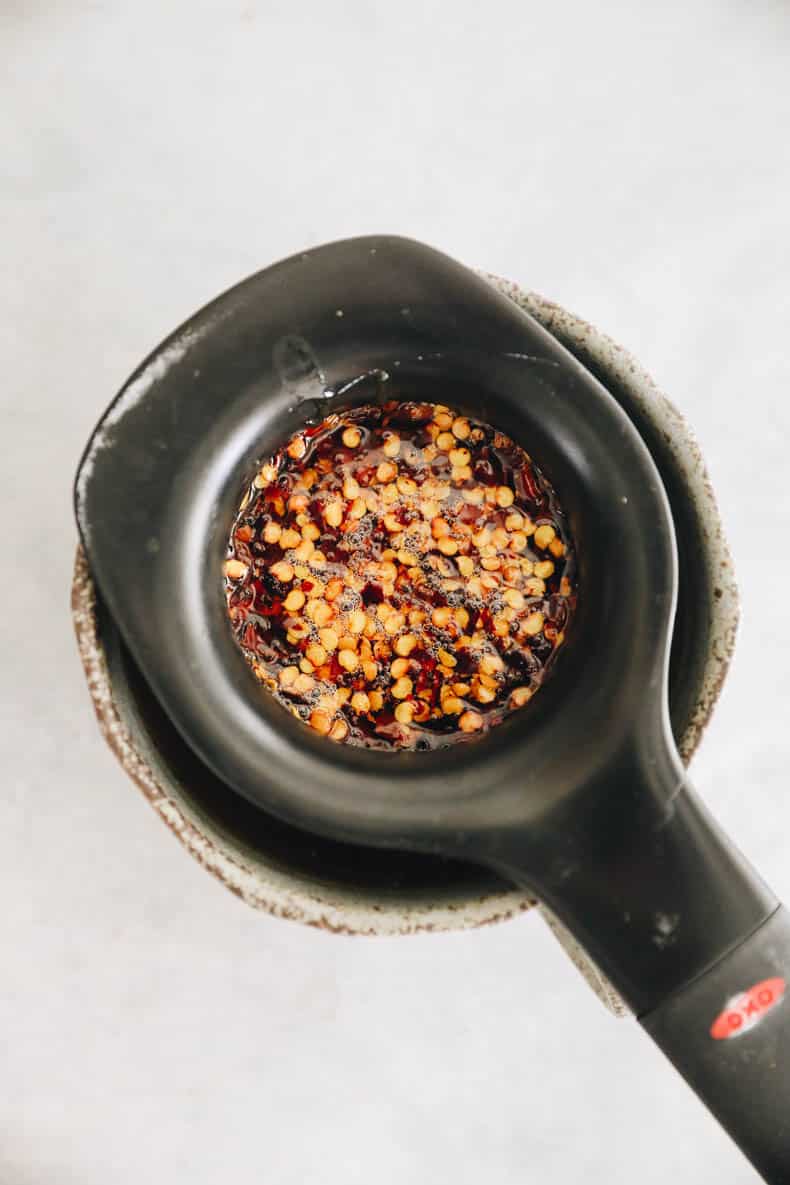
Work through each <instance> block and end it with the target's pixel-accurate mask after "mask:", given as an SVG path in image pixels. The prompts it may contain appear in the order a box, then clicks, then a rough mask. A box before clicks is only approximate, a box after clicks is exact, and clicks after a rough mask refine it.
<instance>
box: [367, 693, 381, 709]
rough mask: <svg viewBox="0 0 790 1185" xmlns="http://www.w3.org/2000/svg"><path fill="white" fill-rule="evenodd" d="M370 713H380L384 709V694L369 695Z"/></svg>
mask: <svg viewBox="0 0 790 1185" xmlns="http://www.w3.org/2000/svg"><path fill="white" fill-rule="evenodd" d="M369 698H370V710H371V712H380V711H381V709H382V708H383V707H384V692H383V691H371V692H370V693H369Z"/></svg>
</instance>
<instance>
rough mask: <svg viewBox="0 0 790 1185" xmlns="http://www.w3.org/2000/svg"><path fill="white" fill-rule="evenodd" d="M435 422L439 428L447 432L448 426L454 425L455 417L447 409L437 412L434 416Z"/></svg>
mask: <svg viewBox="0 0 790 1185" xmlns="http://www.w3.org/2000/svg"><path fill="white" fill-rule="evenodd" d="M433 422H434V424H435V425H436V427H437V428H439V429H440V431H442V432H446V431H447V429H448V428H451V427H452V423H453V417H452V416H451V415H450V414H449V412H446V411H440V412H437V413H436V415H435V416H434V418H433Z"/></svg>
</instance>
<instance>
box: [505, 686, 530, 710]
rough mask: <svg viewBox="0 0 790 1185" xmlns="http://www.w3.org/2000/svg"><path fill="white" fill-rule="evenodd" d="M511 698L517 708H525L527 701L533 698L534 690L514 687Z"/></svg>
mask: <svg viewBox="0 0 790 1185" xmlns="http://www.w3.org/2000/svg"><path fill="white" fill-rule="evenodd" d="M510 698H511V700H512V701H513V703H514V705H515V706H516V707H517V708H523V706H524V704H525V703H526V702H527V700H528V699H531V698H532V689H531V688H530V687H514V688H513V690H512V691H511V693H510Z"/></svg>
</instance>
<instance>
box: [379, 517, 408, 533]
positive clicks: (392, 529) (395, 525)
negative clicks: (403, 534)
mask: <svg viewBox="0 0 790 1185" xmlns="http://www.w3.org/2000/svg"><path fill="white" fill-rule="evenodd" d="M382 522H383V523H384V529H385V531H389V533H390V534H391V535H395V534H398V533H399V532H400V531H402V530H403V524H402V523H401V522H400V520H399V519H397V518H396V517H395V515H394V514H385V515H384V518H383V519H382Z"/></svg>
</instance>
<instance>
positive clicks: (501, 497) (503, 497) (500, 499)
mask: <svg viewBox="0 0 790 1185" xmlns="http://www.w3.org/2000/svg"><path fill="white" fill-rule="evenodd" d="M515 500H516V496H515V494H514V493H513V491H512V490H511V489H510V487H509V486H499V487H498V488H497V492H496V502H497V506H501V507H502V508H503V509H504V508H506V507H508V506H512V505H513V503H514V502H515Z"/></svg>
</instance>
